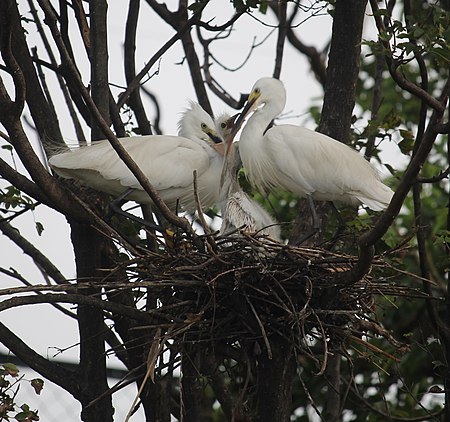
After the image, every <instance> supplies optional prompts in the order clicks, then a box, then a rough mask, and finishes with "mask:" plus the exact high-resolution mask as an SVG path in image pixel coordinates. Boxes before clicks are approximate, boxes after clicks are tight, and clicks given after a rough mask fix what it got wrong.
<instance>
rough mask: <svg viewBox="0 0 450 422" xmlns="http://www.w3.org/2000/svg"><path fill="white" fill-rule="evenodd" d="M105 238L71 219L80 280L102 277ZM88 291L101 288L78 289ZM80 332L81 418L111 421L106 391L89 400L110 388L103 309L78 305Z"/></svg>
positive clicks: (91, 292) (97, 290) (81, 292)
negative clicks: (93, 401)
mask: <svg viewBox="0 0 450 422" xmlns="http://www.w3.org/2000/svg"><path fill="white" fill-rule="evenodd" d="M104 241H105V240H104V239H103V238H101V236H100V235H99V234H98V233H97V232H96V231H94V230H93V229H92V228H90V227H89V226H86V225H83V224H78V223H72V243H73V246H74V252H75V262H76V266H77V277H78V280H84V281H91V282H92V281H94V282H95V280H96V279H98V278H100V279H101V278H102V274H101V273H100V271H99V270H100V269H101V268H104V266H103V259H102V249H103V243H104ZM79 293H80V294H85V295H88V296H90V295H99V294H100V293H101V291H100V289H95V288H89V289H82V290H80V291H79ZM77 315H78V327H79V333H80V365H79V369H78V372H79V375H78V379H79V384H80V390H81V395H80V402H81V405H82V412H81V419H82V420H83V421H85V422H97V421H105V422H107V421H112V420H113V413H114V412H113V407H112V402H111V396H109V395H106V396H105V397H103V398H102V399H101V400H99V401H97V402H96V403H95V404H93V405H92V406H88V405H89V403H90V402H91V401H92V400H94V399H96V398H98V397H99V396H100V395H101V394H103V393H104V392H105V391H106V390H107V389H108V383H107V378H106V354H105V333H104V331H103V327H104V325H103V323H104V320H103V312H102V310H101V309H97V308H93V307H90V306H82V305H80V306H79V307H78V311H77Z"/></svg>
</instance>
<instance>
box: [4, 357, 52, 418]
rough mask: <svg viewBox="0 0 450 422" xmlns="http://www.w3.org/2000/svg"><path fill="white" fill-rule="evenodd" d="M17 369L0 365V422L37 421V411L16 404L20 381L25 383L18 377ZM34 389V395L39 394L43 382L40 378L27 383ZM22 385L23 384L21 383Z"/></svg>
mask: <svg viewBox="0 0 450 422" xmlns="http://www.w3.org/2000/svg"><path fill="white" fill-rule="evenodd" d="M19 372H20V371H19V369H18V368H17V367H16V366H15V365H13V364H12V363H4V364H2V365H0V421H9V420H11V419H12V418H14V419H15V420H17V421H23V422H32V421H38V420H39V416H38V412H37V410H31V409H30V408H29V406H28V405H27V404H22V405H21V406H18V405H17V403H16V400H17V395H18V392H19V386H20V385H21V383H22V381H27V380H25V378H24V377H23V376H19ZM27 382H29V383H30V385H31V386H32V387H33V388H34V391H35V393H36V394H40V393H41V390H42V388H43V386H44V381H43V380H42V379H40V378H36V379H33V380H31V381H27ZM22 384H23V383H22Z"/></svg>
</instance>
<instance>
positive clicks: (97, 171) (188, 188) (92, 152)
mask: <svg viewBox="0 0 450 422" xmlns="http://www.w3.org/2000/svg"><path fill="white" fill-rule="evenodd" d="M179 135H180V136H169V135H150V136H132V137H128V138H120V139H119V141H120V143H121V144H122V146H123V147H124V148H125V149H126V150H127V152H128V153H129V154H130V155H131V157H132V158H133V160H134V161H135V162H136V163H137V165H138V166H139V168H140V169H141V170H142V172H143V173H144V174H145V175H146V176H147V177H148V179H149V180H150V182H151V183H152V184H153V186H154V187H155V188H156V189H157V191H158V193H159V194H160V196H161V198H162V199H163V200H164V202H165V203H166V204H167V206H169V207H170V208H172V209H175V208H176V207H178V206H179V207H180V208H181V209H182V210H185V211H189V212H193V211H195V209H196V202H195V198H194V189H193V172H194V170H196V171H197V189H198V196H199V199H200V202H201V204H202V207H203V208H204V209H207V208H209V207H211V206H213V205H214V204H216V203H217V202H218V199H219V186H220V176H221V172H222V165H223V143H222V144H221V142H222V140H221V139H220V138H219V137H218V136H217V134H216V131H215V126H214V121H213V120H212V119H211V117H210V116H209V115H208V113H206V112H205V111H204V110H203V109H202V108H201V107H200V106H199V105H198V104H196V103H194V102H191V103H190V107H189V108H188V109H187V110H186V111H185V112H184V113H183V116H182V118H181V120H180V122H179ZM49 163H50V166H51V167H52V168H53V169H54V170H55V171H56V173H58V174H59V175H60V176H62V177H65V178H72V179H76V180H79V181H80V182H82V183H84V184H85V185H87V186H89V187H92V188H94V189H96V190H99V191H102V192H106V193H109V194H112V195H114V196H119V195H121V194H123V193H124V192H126V191H127V190H130V192H129V194H128V195H127V196H126V198H127V199H129V200H133V201H136V202H138V203H140V204H148V203H151V199H150V197H149V196H148V195H147V193H146V192H145V191H144V189H143V188H142V186H141V185H140V184H139V182H138V181H137V179H136V178H135V177H134V175H133V174H132V173H131V171H130V170H129V169H128V167H127V166H126V165H125V164H124V163H123V161H122V160H121V159H120V158H119V156H118V155H117V154H116V152H115V151H114V149H113V148H112V147H111V145H110V143H109V142H108V141H107V140H102V141H97V142H94V143H93V144H92V145H90V146H87V147H81V148H78V149H75V150H72V151H68V152H63V153H61V154H57V155H53V156H52V157H50V159H49Z"/></svg>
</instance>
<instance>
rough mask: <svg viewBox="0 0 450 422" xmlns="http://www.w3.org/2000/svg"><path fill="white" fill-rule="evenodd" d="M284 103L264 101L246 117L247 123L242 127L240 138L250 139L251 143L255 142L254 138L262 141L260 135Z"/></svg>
mask: <svg viewBox="0 0 450 422" xmlns="http://www.w3.org/2000/svg"><path fill="white" fill-rule="evenodd" d="M283 107H284V104H281V103H280V104H279V103H278V102H271V101H268V102H266V103H265V104H264V105H263V107H261V108H259V109H258V110H256V111H255V112H254V113H253V115H252V116H251V117H250V118H249V119H248V122H247V124H246V125H245V126H244V128H243V129H242V135H247V136H241V138H244V139H252V143H253V142H256V138H258V139H259V140H260V141H262V137H263V136H264V133H265V132H266V130H267V128H268V127H269V125H270V124H271V123H272V120H273V119H274V118H275V117H277V116H278V115H279V114H280V113H281V112H282V111H283Z"/></svg>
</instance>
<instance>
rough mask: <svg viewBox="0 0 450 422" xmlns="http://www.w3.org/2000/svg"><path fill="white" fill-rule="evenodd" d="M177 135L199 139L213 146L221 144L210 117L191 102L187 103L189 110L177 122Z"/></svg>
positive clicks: (196, 104)
mask: <svg viewBox="0 0 450 422" xmlns="http://www.w3.org/2000/svg"><path fill="white" fill-rule="evenodd" d="M178 135H179V136H183V137H185V138H188V139H200V140H202V141H205V142H208V143H209V144H212V145H213V146H214V145H215V144H220V143H221V142H223V140H222V139H221V138H220V137H219V135H218V134H217V132H216V129H215V124H214V121H213V119H212V118H211V116H210V115H209V114H208V113H207V112H206V111H205V110H203V108H202V107H201V106H200V105H199V104H198V103H195V102H193V101H191V102H190V103H189V108H188V109H186V110H185V111H184V112H183V115H182V117H181V119H180V121H179V122H178Z"/></svg>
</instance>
